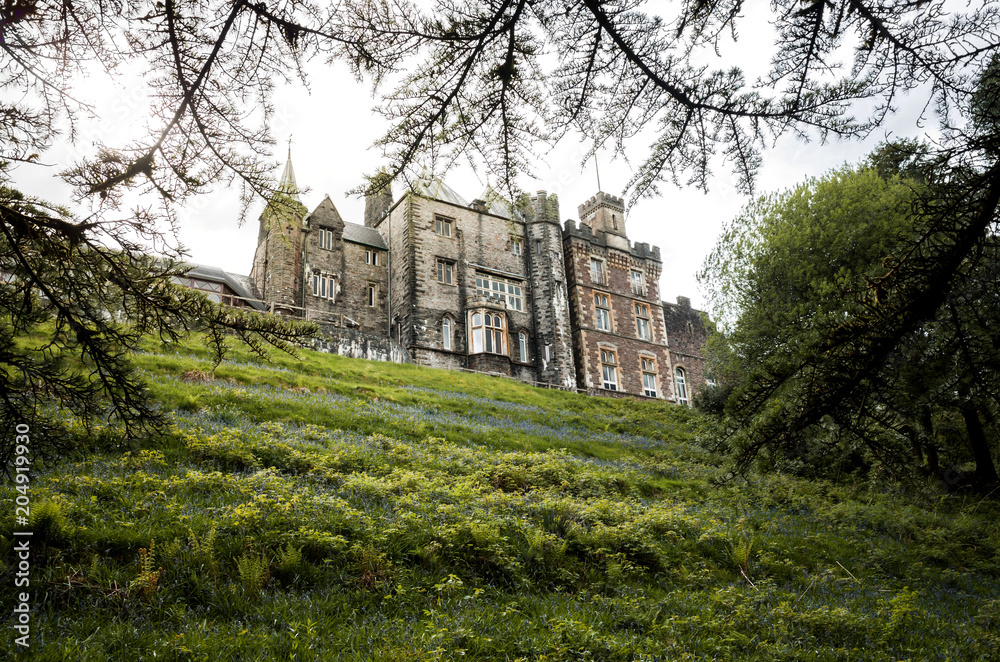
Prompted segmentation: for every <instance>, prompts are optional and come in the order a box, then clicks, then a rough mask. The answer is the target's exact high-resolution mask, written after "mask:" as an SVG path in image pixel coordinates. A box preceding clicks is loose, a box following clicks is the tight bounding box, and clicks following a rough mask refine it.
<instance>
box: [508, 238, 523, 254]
mask: <svg viewBox="0 0 1000 662" xmlns="http://www.w3.org/2000/svg"><path fill="white" fill-rule="evenodd" d="M510 252H511V253H513V254H514V255H520V254H521V238H520V237H511V238H510Z"/></svg>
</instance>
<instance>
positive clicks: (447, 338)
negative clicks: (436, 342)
mask: <svg viewBox="0 0 1000 662" xmlns="http://www.w3.org/2000/svg"><path fill="white" fill-rule="evenodd" d="M441 345H442V346H443V347H444V348H445V349H451V320H450V319H448V318H447V317H445V318H444V321H443V322H441Z"/></svg>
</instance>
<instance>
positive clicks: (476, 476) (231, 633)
mask: <svg viewBox="0 0 1000 662" xmlns="http://www.w3.org/2000/svg"><path fill="white" fill-rule="evenodd" d="M147 349H148V352H147V353H144V354H141V355H138V356H137V357H136V361H137V363H138V364H139V365H140V366H141V367H142V369H143V370H145V371H146V373H147V374H148V377H149V380H150V384H151V388H152V389H153V392H154V394H155V396H156V397H157V398H158V399H159V400H160V401H161V402H162V403H163V406H164V407H165V408H167V409H169V410H171V411H172V412H173V414H172V415H173V417H174V430H173V432H172V433H171V435H170V436H169V437H168V438H167V439H166V440H164V441H161V442H159V443H158V444H152V443H151V444H149V445H147V447H144V448H134V449H132V451H131V452H124V453H122V452H119V453H94V454H91V455H88V456H86V457H83V458H75V459H73V460H67V461H66V462H65V463H64V464H62V465H60V466H56V467H49V468H47V469H46V470H45V471H44V472H43V474H42V475H39V476H37V477H35V479H34V481H33V483H32V486H31V499H32V508H33V510H32V527H33V530H34V531H35V536H34V537H33V540H32V545H33V549H32V569H31V573H32V574H31V582H32V584H31V588H32V604H33V605H34V607H35V611H34V613H33V615H32V628H33V630H32V640H31V641H32V647H31V651H30V654H31V657H32V659H39V660H46V659H51V660H67V659H73V660H101V661H102V662H103V661H104V660H109V659H111V660H153V659H156V660H268V659H274V660H330V659H342V660H453V659H458V658H460V657H462V658H464V659H480V660H518V659H522V660H623V661H626V660H627V661H637V660H674V659H679V660H688V659H690V660H695V659H703V660H709V659H727V660H728V659H741V660H742V659H747V660H751V659H752V660H886V661H890V660H893V661H894V660H949V659H950V660H982V659H989V658H990V657H991V656H992V655H995V651H996V650H997V645H998V644H1000V637H998V635H997V634H996V632H998V631H1000V627H998V626H1000V622H998V621H1000V617H998V616H997V614H998V613H1000V611H998V607H1000V581H998V570H1000V530H998V521H1000V520H998V517H997V515H998V508H997V506H996V503H995V502H993V501H983V500H971V499H966V498H963V497H953V496H947V495H943V494H938V493H936V492H935V491H934V490H933V489H932V488H930V487H926V488H924V489H921V490H920V491H919V492H918V491H916V490H915V489H913V488H912V487H910V488H906V489H904V488H902V487H899V486H894V485H893V486H885V485H880V486H877V487H876V488H875V489H870V490H869V489H867V487H866V486H843V485H841V486H837V485H832V484H827V483H823V482H807V481H801V480H796V479H792V478H788V477H782V476H770V477H753V478H752V479H751V480H749V481H741V482H739V483H730V484H727V485H725V486H723V487H714V486H712V485H711V484H710V481H711V479H712V478H713V477H714V476H715V475H716V473H717V472H718V471H719V466H720V462H719V459H718V458H716V457H715V456H713V455H712V454H711V453H710V452H708V451H706V450H705V449H704V448H703V447H701V446H700V445H699V443H698V439H699V437H700V436H701V435H702V434H704V432H705V429H706V426H705V424H704V421H703V420H702V419H701V418H700V417H699V416H698V415H697V414H696V413H694V412H692V411H690V410H687V409H683V408H678V407H674V406H671V405H666V404H658V403H650V402H632V401H627V400H612V399H598V398H587V397H584V396H580V395H577V394H572V393H565V392H561V391H554V390H543V389H533V388H529V387H526V386H524V385H521V384H518V383H516V382H512V381H509V380H502V379H496V378H487V377H483V376H480V375H474V374H466V373H449V372H444V371H437V370H429V369H424V368H418V367H415V366H397V365H389V364H383V363H370V362H366V361H359V360H351V359H344V358H341V357H337V356H329V355H319V354H314V353H311V352H302V355H301V358H300V359H292V358H288V357H283V356H278V357H275V361H274V363H273V364H261V363H260V362H259V361H257V360H255V359H252V358H251V357H249V356H247V355H245V354H243V353H240V352H236V353H234V355H233V359H232V360H231V361H228V362H225V363H223V364H222V365H220V366H219V367H218V368H217V369H216V370H215V371H214V374H205V375H204V377H209V378H210V379H207V380H204V379H202V380H198V379H196V380H191V379H190V378H191V377H196V378H197V377H202V375H198V374H195V373H193V371H201V372H202V373H209V372H210V370H211V365H210V363H209V361H208V358H207V353H205V352H203V351H201V350H199V349H198V348H197V346H196V345H194V344H186V345H183V346H179V347H178V346H170V347H161V346H154V345H152V344H150V345H149V346H148V348H147ZM186 373H187V375H188V379H185V378H183V375H185V374H186ZM3 495H4V497H5V499H6V500H7V502H8V503H10V502H11V501H12V500H13V498H14V496H15V492H14V490H13V487H12V486H10V485H5V486H4V488H3ZM12 529H13V519H12V513H11V514H9V515H7V516H6V517H5V518H4V519H3V520H2V526H0V534H2V535H3V539H2V540H0V551H2V559H3V563H4V566H3V568H2V570H0V599H2V600H3V604H5V605H7V604H13V602H14V600H13V598H14V595H15V589H14V571H15V567H14V563H15V558H14V556H13V550H12V540H11V531H12ZM8 632H12V630H10V629H8ZM0 651H2V653H3V654H4V655H5V656H10V655H13V654H16V653H17V652H18V651H17V648H16V646H15V645H14V643H13V635H11V634H9V635H8V636H7V637H5V638H4V640H3V643H2V645H0Z"/></svg>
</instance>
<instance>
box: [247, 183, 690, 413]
mask: <svg viewBox="0 0 1000 662" xmlns="http://www.w3.org/2000/svg"><path fill="white" fill-rule="evenodd" d="M289 173H291V166H290V165H289V166H287V167H286V178H283V186H284V188H285V190H286V191H287V192H290V194H291V195H292V197H294V193H295V189H294V175H291V176H289ZM285 179H287V180H288V181H287V182H286V181H285ZM299 207H301V204H299ZM296 209H298V208H296ZM299 211H300V212H301V215H300V216H299V219H298V220H297V221H296V220H295V219H294V218H292V217H293V216H294V214H286V215H285V216H283V217H282V218H281V221H280V222H274V219H273V216H274V215H273V214H272V216H271V217H269V218H268V219H267V222H265V217H264V215H262V217H261V234H260V238H259V241H258V248H257V254H256V255H255V257H254V271H253V272H252V282H253V285H254V287H255V288H257V291H258V295H259V296H261V297H262V298H263V299H264V301H265V303H267V304H269V305H270V304H274V306H275V309H276V310H282V311H283V312H286V313H287V314H295V311H296V310H298V311H299V313H298V314H300V315H304V316H306V317H309V318H312V319H317V320H321V321H327V322H330V323H335V324H338V325H339V326H341V327H344V326H347V327H354V328H357V329H358V330H359V332H361V333H370V334H372V335H374V336H381V337H386V336H388V337H389V338H390V339H391V340H393V341H396V342H397V343H398V344H399V346H400V347H401V348H403V349H404V350H405V352H407V353H408V354H409V356H410V357H411V358H412V360H413V361H415V362H416V363H420V364H424V365H429V366H432V367H442V368H464V369H470V370H476V371H481V372H489V373H497V374H502V375H507V376H510V377H513V378H515V379H519V380H522V381H527V382H540V383H544V384H549V385H552V386H557V387H561V388H574V387H578V388H581V389H586V390H587V391H588V392H592V393H601V394H605V395H616V396H617V395H630V396H635V397H643V398H645V397H650V398H658V399H665V400H669V401H677V400H678V398H677V390H678V384H677V381H676V368H677V367H680V368H681V369H682V370H683V371H684V375H685V378H686V381H685V382H684V387H685V390H684V391H683V392H686V393H687V394H688V396H689V397H688V398H687V402H688V403H689V402H690V396H691V395H692V394H693V392H695V391H696V390H697V389H698V388H700V387H701V386H702V385H703V384H704V361H703V359H702V358H701V357H702V354H701V352H702V350H701V347H702V346H703V345H704V340H705V330H704V327H703V325H702V323H701V317H700V316H699V314H698V312H697V311H693V310H692V309H691V308H690V303H688V304H687V307H686V308H685V307H684V306H683V305H677V306H675V305H674V304H666V303H664V302H662V301H661V299H660V291H659V278H660V273H661V266H662V263H661V261H660V251H659V248H657V247H655V246H654V247H652V248H651V247H650V246H649V245H648V244H642V243H635V244H632V243H631V242H629V240H628V237H627V234H626V232H625V207H624V202H623V200H622V199H621V198H617V197H615V196H612V195H608V194H605V193H598V194H597V195H596V196H594V197H593V198H591V199H590V200H588V201H587V202H585V203H584V204H583V205H580V207H579V214H580V223H579V226H577V224H576V223H574V222H573V221H566V222H565V225H563V226H561V225H560V222H559V201H558V200H557V199H556V197H555V196H550V195H547V194H546V193H545V192H544V191H539V192H538V193H537V194H536V195H535V196H533V197H529V196H524V197H522V199H521V200H519V201H517V204H516V205H514V206H511V205H510V204H508V203H506V202H504V201H503V200H502V199H500V198H499V196H497V195H496V194H495V193H493V192H492V191H491V190H489V189H487V191H485V192H484V193H483V195H482V196H481V198H480V199H477V200H474V201H472V202H471V203H470V202H467V201H465V200H464V199H463V198H461V196H459V195H458V194H457V193H456V192H455V191H453V190H451V189H450V188H448V187H447V185H446V184H444V183H443V182H441V181H440V180H438V179H433V178H429V177H426V176H425V177H423V178H421V179H419V180H417V181H416V182H414V184H413V185H412V186H410V187H409V188H408V189H407V190H406V191H405V192H404V193H403V194H402V195H401V197H399V198H398V199H397V200H396V201H395V202H393V201H392V196H391V193H390V190H389V188H388V186H386V187H383V188H381V189H379V190H377V191H375V192H374V193H373V194H372V195H369V196H368V198H367V200H366V210H365V218H364V221H365V225H364V226H361V225H357V224H353V223H346V222H345V221H344V220H343V219H342V218H341V216H340V214H339V213H338V212H337V209H336V207H335V206H334V204H333V202H332V201H331V200H330V199H329V198H326V199H324V200H323V201H322V202H321V203H320V204H319V206H317V207H316V209H315V210H314V211H313V212H312V213H311V214H305V213H304V207H301V209H299ZM267 213H268V212H265V215H266V214H267ZM682 301H683V299H682ZM296 307H297V308H296ZM692 329H695V330H694V331H692ZM699 333H700V335H699Z"/></svg>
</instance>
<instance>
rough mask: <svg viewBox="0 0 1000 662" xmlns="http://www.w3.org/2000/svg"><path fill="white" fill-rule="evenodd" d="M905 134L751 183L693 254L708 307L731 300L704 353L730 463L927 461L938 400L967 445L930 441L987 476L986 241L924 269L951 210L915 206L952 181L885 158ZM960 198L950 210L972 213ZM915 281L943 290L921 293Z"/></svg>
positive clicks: (991, 355)
mask: <svg viewBox="0 0 1000 662" xmlns="http://www.w3.org/2000/svg"><path fill="white" fill-rule="evenodd" d="M912 147H913V145H907V144H902V145H888V146H886V147H884V148H883V149H881V150H879V152H877V153H876V154H875V155H873V156H872V158H871V159H869V162H868V164H867V166H868V167H864V168H859V169H849V168H845V169H841V170H839V171H835V172H833V173H831V174H829V175H827V176H825V177H823V178H821V179H817V180H811V181H809V182H806V183H804V184H801V185H799V186H798V187H796V188H795V189H793V190H791V191H789V192H786V193H784V194H780V195H772V196H769V197H766V198H762V199H760V200H759V201H757V202H756V203H755V204H753V205H751V206H750V207H748V208H747V210H746V211H745V213H744V214H743V215H742V216H741V217H740V218H738V219H736V220H735V221H734V222H733V223H732V224H731V225H730V226H729V228H728V229H727V233H726V235H725V237H724V238H723V240H722V241H720V243H719V245H718V247H717V248H716V250H715V251H714V252H713V254H712V255H711V256H710V257H709V259H708V260H707V262H706V267H705V270H704V272H703V273H702V278H703V280H705V281H706V282H707V283H708V284H709V285H710V287H711V289H712V290H713V291H714V292H715V302H714V305H715V306H716V309H717V310H719V312H720V314H722V313H723V312H724V311H729V313H730V314H731V318H730V320H731V328H730V331H729V333H728V334H727V336H726V338H725V339H724V340H722V339H720V340H719V341H717V342H720V343H721V344H724V347H723V348H722V351H721V352H719V353H718V354H717V355H718V356H721V357H723V359H722V360H721V361H720V372H721V373H722V374H724V375H726V376H727V378H728V380H729V384H730V386H731V387H732V388H733V391H732V393H731V395H730V397H729V399H728V402H727V407H726V412H727V414H728V415H729V416H730V419H729V423H730V429H729V434H728V439H729V441H730V442H731V443H732V445H733V446H734V448H735V450H736V460H737V466H738V467H743V468H745V467H746V466H749V464H750V463H751V462H752V461H754V460H755V459H758V458H760V457H761V456H766V457H769V458H771V459H772V460H773V459H777V460H779V461H786V460H787V459H788V458H790V457H791V458H794V457H798V458H800V459H801V458H807V459H808V461H809V462H810V463H813V464H814V465H815V466H813V467H811V470H816V468H817V467H823V466H827V467H829V466H830V463H829V462H826V464H824V462H825V460H824V459H823V456H824V455H832V456H834V458H835V462H834V464H836V462H840V461H842V460H843V459H844V457H845V456H848V455H850V454H851V453H854V457H855V460H862V461H864V462H866V463H877V464H879V465H881V466H882V467H887V468H889V469H892V470H897V471H898V470H901V469H905V468H906V467H907V466H908V465H910V466H912V458H914V456H916V459H917V461H918V462H919V463H924V461H925V460H926V462H927V464H928V465H929V466H930V468H932V469H936V468H937V466H936V465H937V464H938V451H939V450H941V449H939V445H940V442H939V440H938V439H936V438H935V434H934V429H933V427H934V426H933V422H932V415H933V416H935V417H938V418H940V417H941V416H945V415H947V414H949V413H950V414H953V415H954V416H953V417H960V419H961V420H962V421H963V422H964V425H965V432H966V439H967V441H968V446H966V447H964V448H960V447H955V446H953V445H952V446H949V447H947V448H944V449H943V450H945V451H947V454H948V457H946V458H945V459H946V461H947V462H949V463H955V464H958V463H960V462H962V461H964V460H967V459H973V460H974V461H975V462H976V467H977V477H978V479H979V480H980V482H982V483H984V484H988V483H991V482H995V481H996V471H995V468H994V464H993V461H992V458H991V449H990V448H989V444H988V441H987V439H986V437H985V433H984V431H983V424H982V417H983V414H988V415H989V416H992V415H993V413H994V412H995V411H996V404H997V402H998V401H997V398H998V396H1000V379H998V377H1000V371H998V368H1000V353H998V350H997V348H1000V336H998V335H997V332H996V329H997V328H998V326H997V324H998V322H1000V319H998V314H997V312H996V311H997V310H1000V309H998V308H997V306H996V303H997V301H995V298H996V292H997V291H998V289H997V285H998V284H1000V283H998V281H997V279H996V276H997V273H998V272H997V270H998V266H1000V262H998V258H1000V255H998V254H997V249H998V248H1000V246H998V242H997V241H996V239H995V237H994V236H993V235H992V234H987V235H986V236H985V237H984V238H982V239H981V240H980V241H978V242H977V244H976V248H975V249H974V250H973V251H971V252H969V253H965V258H964V259H962V260H961V263H960V264H959V265H958V266H957V267H956V269H955V273H954V275H953V276H952V277H951V278H948V279H946V280H944V281H943V282H941V281H937V282H935V281H932V280H931V279H932V278H934V276H933V274H935V273H938V274H940V272H937V271H936V265H937V264H938V263H939V260H940V259H941V257H942V255H952V256H953V255H954V251H955V250H956V249H955V236H956V234H960V233H961V231H962V230H963V229H964V228H963V227H962V226H963V225H964V223H961V222H959V223H956V222H955V221H956V219H955V218H954V217H953V216H950V215H949V216H948V219H947V222H941V223H939V224H938V225H939V227H938V228H933V227H932V228H928V227H927V224H928V223H929V222H931V221H932V220H933V217H932V216H928V215H927V208H928V207H929V206H931V205H933V204H939V205H943V208H944V209H947V210H949V214H951V213H954V212H953V211H952V210H954V209H955V207H954V200H953V199H948V198H947V197H945V196H947V195H955V193H954V191H952V190H951V187H950V185H946V184H941V183H939V182H936V181H935V177H934V173H933V167H932V164H928V163H926V162H925V161H923V160H922V159H920V158H919V157H917V158H911V159H904V158H900V155H901V154H902V153H904V152H909V154H910V156H911V157H913V156H914V151H913V150H912V149H908V148H912ZM916 151H917V153H920V152H922V151H923V150H919V149H918V150H916ZM891 163H895V164H896V166H897V168H898V169H899V170H897V172H896V173H895V174H894V175H893V176H891V178H888V179H887V178H885V177H883V176H882V175H880V174H879V173H880V171H884V169H885V168H887V167H889V166H888V165H887V164H891ZM899 171H906V172H910V173H923V174H924V175H925V177H921V178H918V179H911V178H902V177H900V175H899ZM948 184H950V180H949V182H948ZM976 211H977V209H976V208H972V209H970V210H969V214H968V217H967V218H962V217H959V219H958V220H959V221H965V223H975V222H976V221H977V220H978V219H977V218H976V216H975V215H974V212H976ZM955 226H958V227H957V228H956V227H955ZM921 263H922V264H923V265H924V269H923V271H920V270H919V269H918V266H919V265H921ZM899 272H903V273H904V274H905V275H906V278H905V279H904V280H903V281H902V282H904V283H905V285H904V286H896V285H895V284H896V283H897V282H900V281H899V278H900V277H899V275H898V273H899ZM887 283H891V284H893V286H895V287H894V289H890V288H888V287H886V284H887ZM902 287H907V288H914V289H907V290H904V291H903V292H902V293H901V291H900V290H901V289H902ZM917 287H922V288H923V289H925V290H927V291H932V290H939V291H942V292H943V293H944V296H943V298H942V299H940V300H936V299H932V300H930V301H928V300H922V299H920V298H919V296H918V295H917V293H916V292H915V291H914V290H915V289H916V288H917ZM880 297H881V298H880ZM876 324H880V327H879V328H875V325H876ZM875 352H879V353H880V360H879V361H877V362H876V361H875V360H874V358H873V354H874V353H875Z"/></svg>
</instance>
